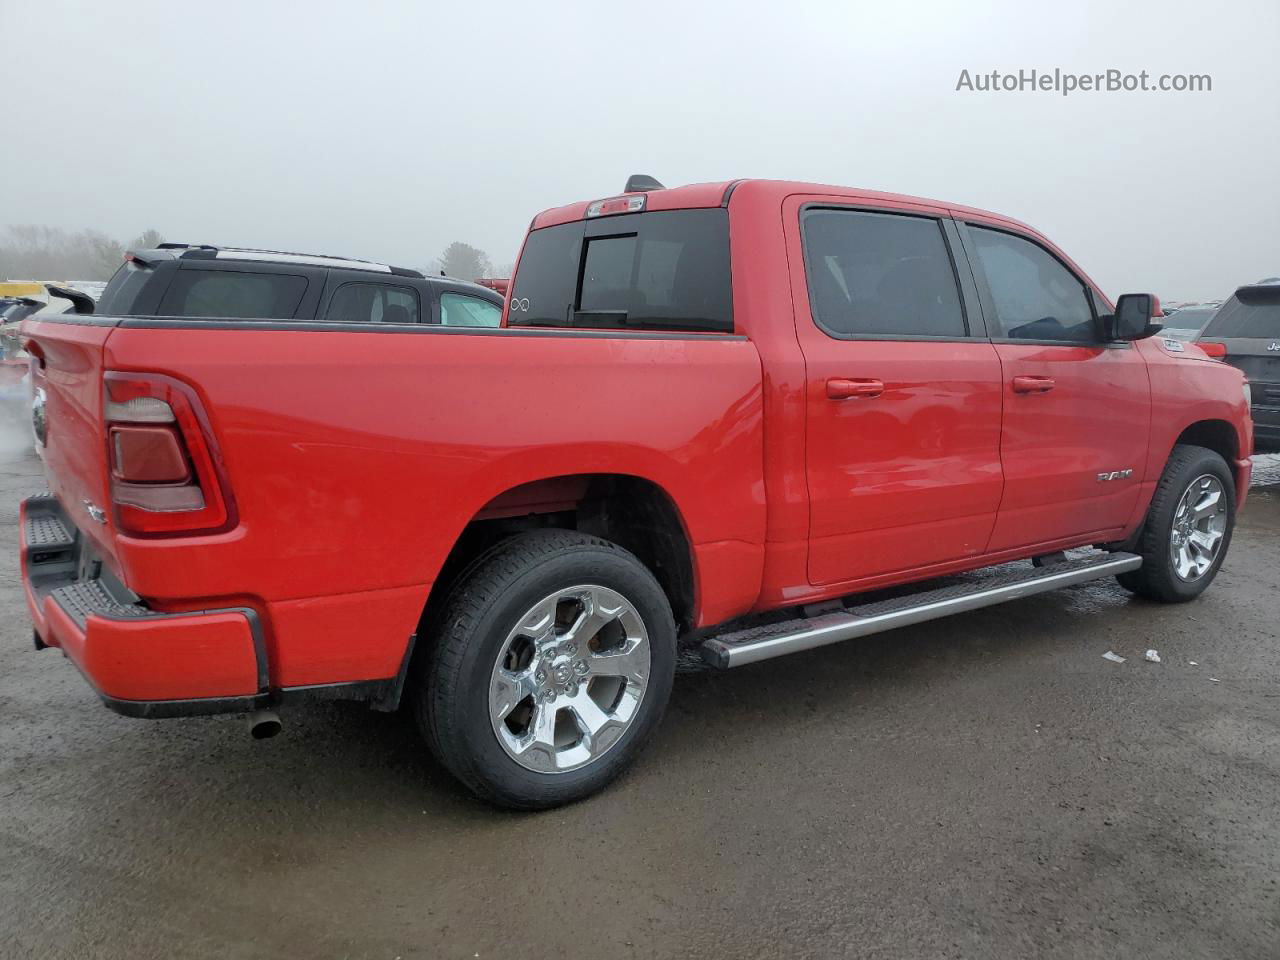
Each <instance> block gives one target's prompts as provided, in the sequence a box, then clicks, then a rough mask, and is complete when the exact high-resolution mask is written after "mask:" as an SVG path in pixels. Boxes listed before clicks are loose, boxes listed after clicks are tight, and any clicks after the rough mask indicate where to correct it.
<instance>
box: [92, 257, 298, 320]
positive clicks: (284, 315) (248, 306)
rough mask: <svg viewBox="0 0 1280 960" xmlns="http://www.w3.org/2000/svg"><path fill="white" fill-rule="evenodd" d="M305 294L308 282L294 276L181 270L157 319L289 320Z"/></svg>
mask: <svg viewBox="0 0 1280 960" xmlns="http://www.w3.org/2000/svg"><path fill="white" fill-rule="evenodd" d="M306 291H307V278H306V277H302V276H295V275H293V274H284V273H241V272H239V271H235V270H201V269H198V268H195V269H182V270H178V271H177V272H176V273H174V275H173V280H172V282H171V283H170V284H169V289H168V290H166V291H165V294H164V299H163V300H161V301H160V315H161V316H165V317H235V318H239V319H262V320H289V319H292V318H293V315H294V312H295V311H296V310H297V309H298V304H299V303H301V302H302V295H303V294H304V293H306ZM104 296H105V294H104ZM103 312H106V311H103Z"/></svg>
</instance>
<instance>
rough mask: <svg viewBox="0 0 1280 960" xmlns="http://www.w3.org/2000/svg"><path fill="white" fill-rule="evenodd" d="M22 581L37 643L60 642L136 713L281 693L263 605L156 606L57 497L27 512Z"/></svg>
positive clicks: (108, 695) (105, 694)
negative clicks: (272, 676) (107, 563)
mask: <svg viewBox="0 0 1280 960" xmlns="http://www.w3.org/2000/svg"><path fill="white" fill-rule="evenodd" d="M19 528H20V533H19V550H20V553H21V564H22V585H23V590H24V592H25V594H26V599H27V609H28V611H29V612H30V614H31V621H32V624H33V625H34V627H35V635H36V643H37V646H48V647H57V648H59V649H60V650H62V652H63V654H64V655H65V656H66V657H68V658H69V659H70V660H71V661H72V662H73V663H75V665H76V666H77V667H78V668H79V669H80V672H81V673H82V674H83V675H84V677H85V679H86V680H88V681H89V684H90V685H91V686H92V687H93V688H94V690H95V691H97V693H98V695H99V696H101V697H102V700H103V702H104V703H105V704H106V705H107V706H109V707H111V708H112V709H113V710H116V711H117V712H119V713H122V714H125V715H127V716H134V717H169V716H189V715H195V714H206V713H228V712H242V711H246V710H252V709H255V708H257V707H258V706H263V705H266V704H267V703H269V702H270V701H271V699H272V698H271V695H270V693H269V690H268V669H267V653H266V644H265V641H264V637H263V631H262V625H261V623H260V622H259V619H258V615H257V613H256V612H255V611H254V610H251V609H248V608H245V607H228V608H222V609H214V610H203V611H199V612H194V613H178V614H169V613H160V612H158V611H154V610H151V609H149V608H148V607H147V606H146V605H145V604H143V603H142V602H141V601H140V600H139V599H138V598H137V597H136V596H133V595H132V594H131V593H130V592H129V591H128V590H127V589H126V588H125V587H123V586H122V585H121V584H119V583H117V582H115V581H114V578H112V577H111V575H110V573H109V572H108V571H105V570H103V569H102V568H101V564H98V563H95V562H93V561H92V560H91V558H90V557H89V556H88V555H87V553H86V550H85V549H84V547H83V537H82V536H81V534H80V533H79V531H78V530H77V529H76V528H75V526H74V525H73V524H72V523H71V522H70V520H69V519H68V518H67V516H66V514H65V512H64V511H63V509H62V507H61V505H60V504H59V503H58V501H57V500H55V499H54V498H52V497H50V496H47V495H45V496H36V497H31V498H30V499H28V500H26V501H25V502H24V503H23V504H22V509H21V513H20V518H19Z"/></svg>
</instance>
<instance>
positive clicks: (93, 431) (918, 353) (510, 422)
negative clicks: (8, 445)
mask: <svg viewBox="0 0 1280 960" xmlns="http://www.w3.org/2000/svg"><path fill="white" fill-rule="evenodd" d="M731 186H732V189H730V187H731ZM593 199H602V198H593ZM589 202H590V201H583V202H581V203H575V204H571V205H569V206H566V207H561V208H557V209H555V210H549V211H546V212H544V213H542V214H539V215H538V216H537V217H536V218H535V219H534V223H533V228H534V229H537V228H541V227H545V226H550V225H554V224H558V223H565V222H568V221H570V220H574V219H578V218H581V217H582V216H583V215H584V213H585V210H586V208H587V206H588V204H589ZM809 202H822V203H824V204H835V205H842V204H843V205H851V206H857V207H864V208H873V209H881V210H885V211H895V210H896V211H902V212H913V213H918V214H925V215H929V216H936V217H940V218H948V217H954V218H957V219H963V220H968V221H971V222H977V223H987V224H994V225H998V226H1001V227H1003V228H1005V229H1012V230H1017V231H1020V232H1022V233H1024V234H1025V235H1027V236H1030V237H1033V238H1034V239H1036V240H1038V241H1039V242H1041V243H1044V244H1045V245H1046V246H1048V247H1049V248H1050V249H1051V250H1054V251H1055V252H1058V253H1060V251H1056V248H1054V247H1053V246H1052V244H1049V243H1048V242H1047V241H1045V240H1044V238H1042V237H1040V236H1039V235H1038V234H1036V233H1035V232H1034V231H1032V230H1030V229H1029V228H1026V227H1024V226H1023V225H1021V224H1018V223H1017V222H1016V221H1013V220H1010V219H1008V218H1005V217H1000V216H997V215H995V214H990V213H986V212H983V211H979V210H973V209H970V208H962V207H955V206H952V205H947V204H943V203H937V202H934V201H927V200H920V199H917V198H911V197H901V196H896V195H893V194H885V193H877V192H874V191H865V190H855V189H848V188H840V187H823V186H816V185H813V184H797V183H786V182H770V181H741V182H738V183H734V184H730V183H716V184H699V185H694V186H690V187H680V188H675V189H672V190H664V191H654V192H651V193H649V194H647V200H646V204H647V209H648V210H649V211H659V210H675V209H685V208H691V207H717V206H721V205H724V204H727V206H728V211H729V237H730V248H731V260H732V278H733V279H732V297H733V314H734V325H735V334H736V335H735V336H718V335H698V334H693V335H672V336H661V335H657V336H654V335H634V336H633V335H628V334H626V333H621V334H616V333H615V334H613V335H610V336H578V335H574V334H572V333H570V334H568V335H564V334H560V333H556V334H546V335H543V334H540V333H538V332H531V331H527V330H520V331H517V330H503V331H474V332H473V331H467V332H463V333H459V332H457V331H453V332H450V331H442V330H440V329H438V328H437V329H423V330H421V331H415V332H413V333H396V332H365V331H363V330H359V331H352V330H336V329H335V330H329V329H313V328H305V329H304V328H295V329H289V328H287V327H286V328H272V329H251V328H248V327H243V328H232V329H218V328H215V327H204V328H201V327H199V325H198V324H188V325H185V326H180V327H161V328H142V327H136V326H116V327H113V326H111V325H110V322H109V321H97V322H95V323H92V324H85V325H77V324H75V323H71V322H67V323H62V322H59V323H51V322H32V321H28V322H27V325H26V327H25V330H26V333H27V334H28V335H29V337H30V338H31V339H32V341H33V348H34V350H35V352H37V353H43V354H44V356H45V369H44V371H43V372H42V373H40V374H39V375H38V378H37V382H38V384H42V385H43V386H44V388H45V389H46V390H47V393H48V399H47V410H48V414H49V429H50V443H49V446H48V447H47V448H46V450H45V451H44V456H45V459H46V464H47V467H48V470H49V473H50V475H51V483H52V489H53V491H54V493H55V494H56V495H57V496H58V498H59V500H60V501H61V502H62V504H63V507H64V508H65V509H66V511H67V512H68V513H69V514H70V515H71V516H72V517H74V518H75V520H76V523H77V524H78V525H79V526H80V528H81V531H82V532H83V533H84V535H85V536H87V537H88V538H89V539H90V540H91V542H92V544H93V546H94V549H95V550H96V551H97V552H98V553H99V554H100V555H101V556H102V558H103V559H104V562H105V563H106V564H107V565H108V566H109V567H110V569H111V570H112V571H114V573H115V574H116V575H117V576H118V577H119V578H120V579H121V580H122V581H123V582H124V583H125V584H126V585H127V586H128V587H129V588H130V589H132V590H133V591H135V592H136V593H137V594H138V595H139V596H141V597H142V598H143V599H144V601H146V602H147V603H149V604H151V605H152V606H153V607H155V608H157V609H161V610H166V611H183V610H186V611H194V610H198V609H207V608H210V607H213V606H223V607H226V606H244V607H249V608H252V609H253V610H255V611H256V612H257V614H258V616H259V618H260V620H261V621H262V627H263V633H264V638H265V643H266V648H267V659H268V666H269V670H270V686H271V687H272V688H280V687H295V686H308V685H316V684H330V683H341V682H346V681H361V680H372V679H382V678H387V677H390V676H393V675H394V674H395V673H396V671H397V669H398V668H399V666H400V664H401V662H402V660H403V657H404V654H405V651H406V645H407V643H408V639H409V635H410V634H411V633H413V631H414V630H415V629H416V628H417V624H418V618H419V615H420V614H421V611H422V609H423V605H424V603H425V602H426V599H427V596H428V594H429V592H430V589H431V586H432V584H433V583H434V582H435V581H436V579H437V577H438V575H439V573H440V570H441V568H442V566H443V564H444V562H445V560H446V558H447V557H448V556H449V553H450V551H451V550H452V549H453V547H454V545H455V543H456V542H457V540H458V537H459V535H460V534H461V533H462V531H463V530H464V528H465V527H466V526H467V524H468V523H470V522H471V521H473V520H474V519H476V518H477V517H483V518H510V517H518V516H522V515H524V514H526V513H529V512H554V511H560V510H565V509H568V508H570V507H572V506H573V505H574V503H575V501H576V500H577V499H578V498H580V497H581V496H582V494H583V491H584V489H585V482H584V481H583V480H582V479H581V478H582V477H583V476H586V475H592V474H620V475H624V476H630V477H637V478H641V479H644V480H646V481H648V482H650V483H651V484H653V485H655V486H656V487H658V488H659V489H660V490H661V491H663V492H664V493H665V494H666V495H667V496H668V497H669V498H670V500H671V503H672V504H673V505H674V507H675V509H676V511H677V513H678V516H679V520H680V523H681V525H682V526H683V529H684V532H685V534H686V536H687V539H688V541H689V543H690V547H691V552H692V557H691V559H692V566H693V577H694V583H693V584H692V587H693V592H694V599H695V611H694V619H695V621H696V625H697V626H700V627H708V626H712V625H715V624H717V623H721V622H723V621H726V620H729V619H731V618H733V617H737V616H740V615H742V614H745V613H748V612H751V611H760V610H768V609H772V608H777V607H781V606H785V605H790V604H798V603H803V602H810V601H817V600H821V599H825V598H828V597H835V596H840V595H843V594H848V593H852V592H856V591H859V590H867V589H872V588H876V587H881V586H888V585H893V584H900V583H905V582H908V581H913V580H920V579H926V578H929V577H932V576H937V575H942V574H947V573H953V572H958V571H961V570H965V569H971V568H976V567H980V566H985V565H988V564H992V563H998V562H1003V561H1005V560H1011V559H1017V558H1020V557H1027V556H1032V555H1035V554H1039V553H1046V552H1050V551H1052V550H1057V549H1062V548H1065V547H1070V546H1077V545H1081V544H1088V543H1093V542H1096V541H1097V540H1099V539H1102V538H1105V539H1121V538H1122V537H1123V536H1125V535H1127V534H1128V533H1130V532H1132V531H1133V530H1135V529H1136V528H1137V525H1138V524H1139V523H1140V522H1141V520H1142V517H1143V515H1144V512H1145V510H1146V507H1147V504H1148V502H1149V500H1150V497H1151V494H1152V491H1153V489H1154V484H1155V480H1156V478H1158V476H1159V475H1160V472H1161V470H1162V469H1163V466H1164V463H1165V461H1166V460H1167V458H1168V455H1169V452H1170V451H1171V450H1172V448H1173V445H1174V443H1175V442H1176V440H1177V438H1178V437H1179V435H1180V434H1181V433H1182V432H1183V430H1185V429H1186V428H1188V427H1190V426H1192V425H1193V424H1198V423H1203V422H1204V421H1222V422H1224V423H1226V424H1227V425H1228V426H1229V428H1230V431H1231V432H1232V435H1233V436H1234V437H1235V438H1236V439H1237V442H1238V446H1237V449H1238V450H1239V451H1243V453H1241V454H1240V455H1239V456H1238V457H1236V458H1235V462H1234V464H1233V466H1234V467H1235V469H1236V470H1237V477H1238V479H1239V481H1240V484H1241V490H1240V498H1241V502H1243V496H1244V489H1245V488H1246V487H1247V480H1248V462H1247V460H1245V459H1244V457H1245V456H1246V455H1247V451H1249V450H1250V449H1251V448H1252V436H1251V433H1250V429H1251V428H1250V425H1249V416H1248V409H1247V407H1246V405H1245V403H1244V397H1243V394H1242V392H1241V389H1240V384H1241V377H1240V375H1239V372H1238V371H1236V370H1235V369H1234V368H1232V367H1229V366H1226V365H1224V364H1218V363H1212V362H1210V361H1207V360H1205V359H1203V357H1202V355H1200V354H1199V353H1198V352H1197V351H1193V350H1187V351H1185V352H1183V353H1171V352H1170V351H1169V350H1167V349H1166V348H1164V347H1162V346H1161V345H1160V343H1159V341H1158V339H1155V340H1147V341H1142V342H1139V343H1136V344H1134V345H1132V346H1127V347H1118V346H1117V347H1107V348H1102V347H1097V348H1095V347H1075V346H1068V347H1062V346H1051V347H1050V346H1037V345H1033V344H1007V343H993V342H991V341H990V340H988V339H985V338H974V339H971V340H964V341H960V342H956V341H946V342H907V341H888V340H879V341H868V340H849V341H841V340H835V339H832V338H830V337H828V336H826V335H825V334H824V333H822V332H821V331H820V330H819V329H818V328H817V327H816V326H815V325H814V324H813V322H812V318H811V315H810V309H809V303H808V293H807V285H806V280H805V268H804V260H803V256H802V253H803V251H802V249H801V240H800V232H799V212H800V209H801V208H802V207H803V206H804V205H805V204H806V203H809ZM1063 259H1064V261H1066V262H1067V263H1068V264H1070V261H1069V260H1067V258H1066V257H1065V256H1063ZM518 269H519V267H518V266H517V271H518ZM1077 272H1078V271H1077ZM1081 276H1082V277H1083V274H1081ZM1085 279H1087V278H1085ZM515 282H516V280H515V279H514V278H513V280H512V283H515ZM106 370H116V371H125V372H146V373H154V374H161V375H164V376H168V377H172V378H174V379H175V380H178V381H180V382H181V383H183V384H185V385H187V386H188V387H189V388H190V391H191V394H192V396H194V397H195V398H196V401H197V402H198V405H199V407H200V408H201V411H202V413H203V415H204V416H205V417H206V418H207V423H208V429H209V431H210V433H211V435H212V437H213V438H214V439H215V440H216V446H217V451H218V457H219V458H220V461H221V462H220V464H219V466H220V468H221V469H222V470H223V471H224V474H225V479H226V482H227V484H228V487H229V493H230V494H231V496H233V497H234V502H235V505H236V509H237V517H236V520H235V524H234V526H233V527H232V528H231V529H230V530H227V531H226V532H223V533H217V534H213V535H204V536H190V537H175V538H163V539H142V538H137V537H127V536H123V535H121V534H120V533H119V531H118V530H116V529H115V527H114V521H113V519H112V518H111V516H110V511H109V510H108V511H107V517H106V520H105V521H104V522H101V523H98V522H95V521H92V520H90V519H89V515H88V513H87V512H86V508H85V507H84V505H83V503H84V501H89V502H90V503H91V504H93V505H95V506H99V507H106V506H107V505H108V503H107V498H108V490H107V477H106V441H105V433H104V431H103V425H102V377H103V372H104V371H106ZM1015 378H1040V379H1041V380H1043V379H1044V378H1048V379H1051V380H1052V381H1053V389H1051V390H1047V391H1044V390H1040V389H1038V388H1037V389H1034V390H1032V391H1031V392H1022V389H1021V388H1025V387H1026V384H1027V382H1028V381H1019V383H1020V389H1019V390H1015V389H1014V380H1015ZM830 380H837V381H839V380H851V381H854V382H855V385H856V384H857V383H862V382H866V381H879V382H880V384H882V386H883V389H882V390H881V389H869V390H861V391H859V390H845V389H844V388H843V387H841V388H839V389H836V390H835V394H836V395H837V397H839V396H844V395H846V394H848V395H847V396H846V397H845V398H844V399H833V398H832V388H830V387H828V381H830ZM842 391H843V392H842ZM1127 468H1132V469H1133V471H1134V473H1133V475H1132V476H1131V477H1128V478H1124V479H1123V480H1122V481H1119V480H1118V481H1116V482H1114V484H1110V483H1108V484H1100V483H1099V482H1098V481H1097V474H1098V473H1102V472H1110V471H1119V470H1124V469H1127ZM566 478H568V479H566ZM29 596H30V594H29ZM49 606H50V605H49V604H47V603H46V604H45V605H44V606H43V608H42V606H41V605H40V604H38V603H36V602H34V600H32V601H31V604H30V607H31V614H32V617H33V620H34V621H35V623H36V627H37V630H38V631H39V632H40V633H41V634H42V635H44V636H52V637H53V638H54V639H55V640H56V641H57V642H60V643H62V644H63V645H64V647H66V648H68V649H75V650H76V651H77V654H76V656H78V658H79V659H78V661H77V662H80V663H81V666H82V668H83V669H85V670H86V673H89V674H90V675H91V679H92V680H93V682H94V683H95V684H96V685H98V686H99V688H100V689H102V690H103V691H104V692H111V691H121V690H123V691H127V692H128V693H129V694H133V695H140V694H141V693H145V694H146V695H147V696H148V697H154V698H157V699H172V698H180V697H185V696H191V695H193V694H192V693H191V692H190V691H192V690H193V689H198V690H200V691H203V692H200V693H197V694H194V695H197V696H214V695H225V694H227V693H229V692H230V691H232V690H234V691H235V692H236V693H237V694H240V693H245V692H251V691H252V690H253V689H254V686H253V679H252V677H251V676H250V675H248V674H245V673H244V669H245V666H246V662H245V661H244V655H245V649H246V647H245V642H246V640H245V637H247V632H246V633H244V635H243V636H242V631H241V629H240V626H239V625H238V624H237V623H236V622H235V617H236V615H235V614H216V615H213V616H214V617H215V618H216V619H213V620H210V621H209V622H207V623H206V622H202V621H203V619H204V618H202V617H199V616H190V617H181V618H178V619H174V620H172V621H155V622H153V623H152V624H150V625H149V628H148V629H147V630H146V631H142V630H137V627H138V626H139V625H130V624H116V623H112V625H111V626H110V627H109V628H107V627H103V626H102V622H99V621H95V620H92V619H91V621H90V626H89V629H88V630H87V631H84V632H83V633H82V634H81V635H79V636H77V635H76V633H75V631H74V630H68V627H67V624H66V623H64V622H63V620H65V615H63V614H61V612H60V611H59V610H56V609H54V610H52V611H51V610H50V609H48V607H49ZM55 606H56V605H55ZM60 617H61V618H62V619H59V618H60ZM240 620H241V622H244V620H243V617H241V618H240ZM166 623H167V624H171V626H164V624H166ZM73 626H74V625H73ZM135 630H136V631H137V632H136V633H133V632H132V631H135ZM184 631H187V632H184ZM99 644H100V645H99ZM167 658H168V659H167ZM175 658H176V659H175ZM85 664H88V666H85ZM249 665H250V666H251V665H252V663H251V659H250V662H249ZM198 677H204V678H205V679H204V680H203V681H199V682H197V678H198ZM108 686H109V687H110V688H111V689H110V690H108ZM214 689H216V690H217V691H219V693H216V694H215V693H210V692H208V691H210V690H214ZM113 695H116V696H121V695H122V694H120V693H114V694H113Z"/></svg>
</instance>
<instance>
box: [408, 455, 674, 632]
mask: <svg viewBox="0 0 1280 960" xmlns="http://www.w3.org/2000/svg"><path fill="white" fill-rule="evenodd" d="M542 528H561V529H570V530H578V531H581V532H583V533H589V534H592V535H594V536H598V537H600V538H602V539H604V540H608V541H610V542H612V543H616V544H617V545H618V546H620V547H622V548H624V549H626V550H628V551H630V552H631V553H633V554H635V555H636V557H637V558H638V559H639V560H640V562H641V563H643V564H644V565H645V566H646V567H647V568H648V569H649V571H650V572H651V573H652V574H653V575H654V577H655V578H656V579H657V581H658V583H659V585H660V586H661V587H662V590H663V592H664V593H665V594H666V596H667V599H668V601H669V602H670V604H671V610H672V613H673V615H674V617H675V620H676V623H677V625H678V626H679V627H680V628H681V629H687V628H688V627H689V626H691V625H692V624H693V623H694V622H695V619H696V615H697V567H696V564H695V560H694V552H693V543H692V539H691V537H690V534H689V529H688V525H687V523H686V521H685V518H684V516H683V514H682V513H681V511H680V508H679V506H678V505H677V503H676V501H675V498H674V497H673V496H672V495H671V493H670V492H669V491H668V490H666V489H665V488H664V487H663V486H662V485H660V484H659V483H657V482H655V481H654V480H652V479H649V478H648V477H642V476H638V475H636V474H629V473H573V474H561V475H559V476H547V477H541V478H537V479H532V480H526V481H524V482H522V483H518V484H515V485H513V486H511V487H509V488H507V489H506V490H503V491H502V492H500V493H498V494H496V495H494V496H492V497H491V498H490V499H489V500H488V501H487V502H486V503H485V504H484V505H483V506H481V507H480V508H479V509H478V510H476V512H475V513H474V514H473V515H472V516H471V518H470V519H469V520H468V521H467V522H466V523H465V524H464V526H463V527H462V530H461V531H460V532H459V534H458V536H457V537H456V538H455V539H454V541H453V544H452V545H451V546H450V548H449V551H448V553H447V555H446V557H445V559H444V562H443V565H442V566H441V569H440V571H439V574H438V575H437V576H436V578H435V581H434V583H433V585H432V588H431V591H430V593H429V595H428V597H427V599H426V602H425V604H424V607H423V611H422V618H421V620H420V623H419V636H420V637H423V636H424V631H426V630H429V629H430V622H429V621H430V617H431V614H432V612H433V610H435V609H436V608H437V607H438V606H439V605H440V602H441V600H442V599H443V598H444V597H445V596H447V595H448V592H449V590H450V589H452V586H453V584H454V582H456V580H457V579H458V577H459V576H460V575H461V574H462V573H463V572H464V571H465V570H466V569H467V568H468V567H469V566H470V565H471V564H472V563H474V562H475V560H476V559H477V558H479V557H480V556H481V555H482V554H484V553H486V552H487V551H488V550H490V549H491V548H492V547H494V546H496V545H497V544H499V543H501V542H502V541H503V540H505V539H507V538H508V537H511V536H513V535H515V534H518V533H522V532H524V531H526V530H536V529H542ZM419 645H420V646H421V643H420V644H419Z"/></svg>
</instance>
